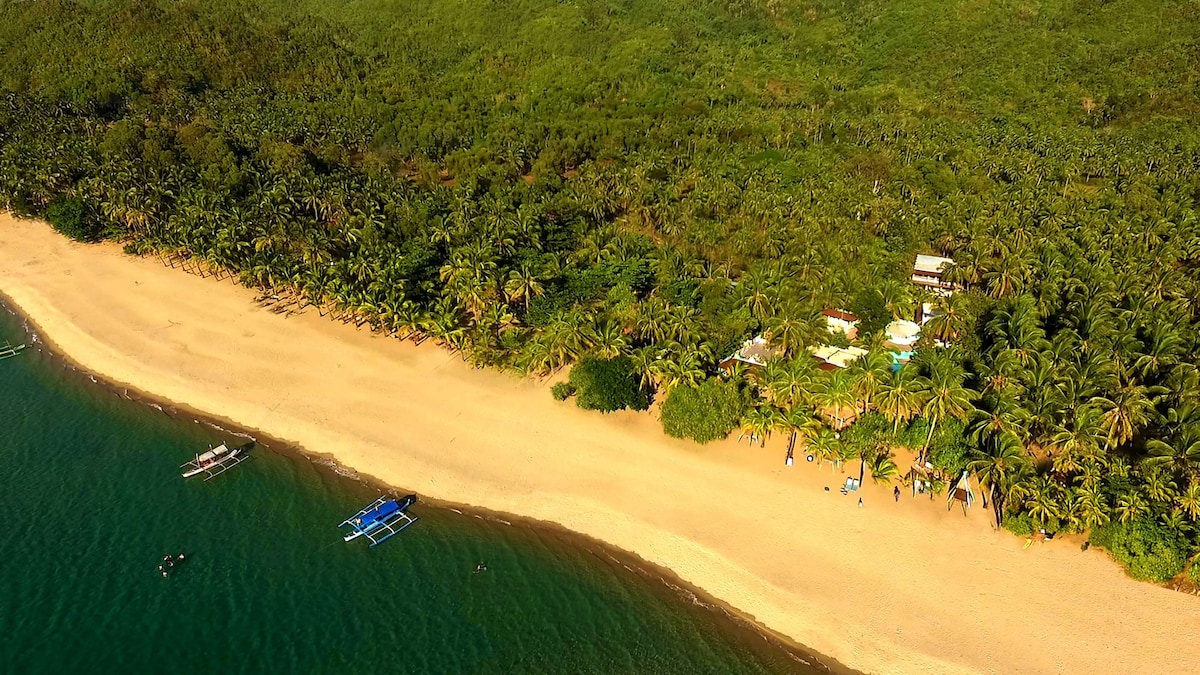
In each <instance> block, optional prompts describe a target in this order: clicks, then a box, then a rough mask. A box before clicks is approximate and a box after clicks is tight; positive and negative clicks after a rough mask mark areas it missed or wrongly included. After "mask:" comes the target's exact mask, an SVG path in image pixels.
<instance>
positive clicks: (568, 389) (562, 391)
mask: <svg viewBox="0 0 1200 675" xmlns="http://www.w3.org/2000/svg"><path fill="white" fill-rule="evenodd" d="M575 391H576V390H575V385H573V384H571V383H570V382H558V383H556V384H555V385H554V386H553V387H550V395H551V396H553V397H554V400H555V401H565V400H567V399H568V398H571V397H572V396H574V395H575Z"/></svg>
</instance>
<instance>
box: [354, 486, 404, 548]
mask: <svg viewBox="0 0 1200 675" xmlns="http://www.w3.org/2000/svg"><path fill="white" fill-rule="evenodd" d="M416 501H417V496H416V495H408V496H407V497H404V498H403V499H400V500H396V499H393V498H391V497H386V496H385V497H380V498H379V499H376V500H375V501H373V502H371V504H370V505H369V506H367V507H366V508H364V509H363V510H361V511H359V512H358V513H356V514H354V515H353V516H350V517H349V518H347V519H345V520H343V521H342V522H341V524H340V525H338V527H345V526H347V525H349V526H350V531H349V532H347V533H346V534H345V535H343V537H342V539H343V540H344V541H350V540H352V539H357V538H359V537H366V538H367V539H369V540H371V546H378V545H379V544H382V543H383V542H385V541H387V540H388V539H390V538H391V537H393V536H395V535H397V534H399V533H400V531H401V530H403V529H404V528H406V527H408V526H409V525H412V524H413V523H415V522H417V517H416V516H412V515H409V514H408V513H407V511H408V507H410V506H412V505H413V504H415V503H416Z"/></svg>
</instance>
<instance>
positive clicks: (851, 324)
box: [821, 309, 858, 340]
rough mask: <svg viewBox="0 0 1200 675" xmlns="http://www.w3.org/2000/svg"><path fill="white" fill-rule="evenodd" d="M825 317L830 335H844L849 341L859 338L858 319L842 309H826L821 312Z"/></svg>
mask: <svg viewBox="0 0 1200 675" xmlns="http://www.w3.org/2000/svg"><path fill="white" fill-rule="evenodd" d="M821 314H822V315H824V317H825V325H826V326H827V327H828V328H829V332H830V333H842V334H844V335H845V336H846V339H847V340H853V339H854V338H856V337H858V317H857V316H854V315H853V314H851V313H850V312H846V311H842V310H840V309H825V310H822V311H821Z"/></svg>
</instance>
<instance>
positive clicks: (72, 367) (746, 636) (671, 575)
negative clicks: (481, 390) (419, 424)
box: [0, 289, 856, 675]
mask: <svg viewBox="0 0 1200 675" xmlns="http://www.w3.org/2000/svg"><path fill="white" fill-rule="evenodd" d="M0 310H2V311H6V312H8V313H9V314H10V315H11V316H13V317H15V318H16V319H17V321H18V322H20V323H22V324H24V325H23V328H24V329H25V331H26V335H28V336H29V337H30V338H31V340H30V343H29V347H30V348H31V350H32V351H36V352H38V353H39V354H40V355H41V357H42V358H45V359H47V360H48V361H50V362H51V363H54V364H56V365H59V366H61V367H62V368H63V369H64V370H69V371H70V374H69V375H67V377H72V378H80V379H84V378H86V379H87V380H88V384H90V385H91V386H94V387H96V388H98V389H100V390H102V391H104V392H105V393H106V394H109V395H112V396H117V397H119V398H122V399H124V400H126V401H129V402H131V403H134V404H137V405H143V406H146V407H149V408H153V409H155V410H157V411H158V412H160V413H162V414H163V415H165V416H167V417H168V418H170V419H172V420H174V421H176V422H179V423H186V422H187V420H189V419H190V420H191V421H192V422H193V423H195V424H200V425H202V426H206V427H208V428H209V429H212V430H213V431H215V432H217V433H218V434H221V435H227V436H232V437H236V438H242V439H248V440H251V441H253V442H254V447H256V448H257V447H261V448H263V449H264V450H266V451H267V452H273V453H276V454H280V455H283V456H285V457H289V458H292V459H302V460H305V461H307V462H309V463H310V464H311V465H313V466H314V468H315V469H316V470H318V471H329V472H332V473H334V474H336V475H337V476H339V477H341V478H345V479H347V480H352V481H355V482H358V483H361V484H363V485H367V486H370V487H372V488H375V489H378V490H380V491H381V492H398V493H404V492H411V491H412V490H411V489H410V488H406V487H403V486H399V485H392V484H389V483H387V482H385V481H383V480H381V479H379V478H377V477H375V476H372V475H370V474H369V473H364V472H362V471H359V470H357V469H354V468H353V467H349V466H346V465H345V464H343V463H342V462H341V461H339V460H338V458H337V457H336V456H334V455H332V454H328V453H322V452H317V451H313V450H309V449H306V448H304V447H302V446H299V445H296V444H293V443H291V442H289V441H286V440H282V439H279V438H276V437H274V436H272V435H271V434H269V433H267V432H264V431H262V430H260V429H251V428H247V427H245V426H244V425H242V424H240V423H238V422H236V421H235V420H231V419H228V418H225V417H223V416H221V415H219V414H215V413H208V412H204V411H201V410H196V409H194V408H192V407H190V406H187V405H181V404H179V403H177V402H175V401H171V400H168V399H165V398H163V397H161V396H156V395H154V394H153V393H149V392H145V391H142V390H141V389H138V388H137V387H136V386H134V385H131V384H127V383H124V382H118V381H116V380H112V379H109V378H108V377H106V376H104V375H102V374H99V373H94V372H92V371H90V370H88V369H87V368H86V367H84V366H83V365H82V364H80V363H79V362H77V361H75V360H74V359H73V358H71V356H70V354H68V353H67V352H65V351H64V350H63V349H62V348H60V347H59V346H58V345H57V344H55V342H54V340H53V338H51V337H50V336H49V335H48V334H47V332H46V330H45V329H44V328H42V327H41V326H40V325H38V323H37V321H36V320H34V319H33V318H32V317H30V316H29V315H28V314H26V313H25V312H24V311H23V310H22V309H21V308H20V307H19V306H17V304H16V303H15V302H13V301H12V299H11V298H9V297H8V296H7V295H6V294H5V293H4V291H3V289H0ZM81 384H82V383H81ZM421 503H422V504H425V505H427V506H429V507H431V508H434V509H439V510H448V511H453V512H454V513H457V514H458V515H461V516H464V517H470V518H479V519H482V520H486V521H488V522H492V523H498V524H501V525H505V526H509V527H513V526H517V527H524V528H527V529H530V530H533V531H535V532H537V533H539V534H543V535H549V536H551V537H554V538H557V539H560V540H562V541H564V542H567V543H568V544H569V545H571V546H573V547H575V548H577V549H580V550H583V551H586V552H587V553H589V554H590V555H593V556H596V557H603V559H604V560H605V561H606V562H607V563H609V564H615V565H620V566H621V567H623V568H624V569H625V570H627V571H628V572H629V573H630V574H633V575H635V576H637V577H638V578H640V579H642V580H644V581H646V582H648V583H649V584H651V585H657V586H661V588H658V589H651V592H653V593H655V594H659V593H662V594H666V595H670V596H672V598H673V600H674V601H676V602H690V603H691V604H693V605H698V606H699V607H700V611H703V612H709V613H712V614H715V615H718V616H719V617H720V619H719V620H722V621H724V622H727V623H729V624H731V625H730V628H731V629H732V630H735V631H737V633H739V634H738V635H737V636H736V637H734V638H733V639H735V640H737V641H740V642H748V641H750V640H751V639H757V640H761V641H762V642H763V643H764V644H766V645H768V649H777V650H779V651H781V652H783V653H785V654H787V655H788V656H789V657H790V658H791V659H793V660H795V661H797V662H799V663H801V664H803V665H804V666H805V667H808V668H815V669H819V670H821V671H823V672H826V673H830V674H832V675H851V674H853V673H855V672H856V671H854V670H852V669H850V668H848V667H846V666H845V665H843V664H841V663H839V662H838V661H837V660H835V659H833V658H831V657H829V656H826V655H824V654H819V653H817V652H814V651H813V650H811V649H809V648H807V647H805V646H804V645H801V644H799V643H798V642H796V641H795V640H793V639H791V638H789V637H788V636H786V635H783V634H781V633H778V632H776V631H774V630H772V629H770V628H769V627H767V626H764V625H762V624H760V623H758V622H757V621H755V620H754V618H753V617H750V616H747V615H746V614H744V613H742V612H740V611H739V610H738V609H737V608H736V607H733V606H732V605H730V604H729V603H727V602H725V601H723V600H721V599H720V598H717V597H715V596H713V595H711V594H709V593H707V592H705V591H704V590H703V589H701V588H699V587H696V586H694V585H692V584H690V583H688V582H687V581H685V580H683V579H682V578H680V577H679V575H677V574H676V573H675V572H674V571H672V570H671V569H669V568H667V567H663V566H661V565H657V564H655V563H652V562H650V561H648V560H646V559H644V558H642V557H641V556H639V555H637V554H636V553H634V552H632V551H626V550H624V549H621V548H619V547H617V546H613V545H612V544H609V543H608V542H605V541H603V540H601V539H598V538H596V537H591V536H588V535H586V534H583V533H580V532H575V531H572V530H569V529H567V528H565V527H563V526H562V525H559V524H558V523H555V522H552V521H544V520H538V519H536V518H529V517H527V516H522V515H520V514H514V513H505V512H502V511H495V510H492V509H488V508H487V507H485V506H479V505H473V504H468V503H465V502H455V501H447V500H442V499H435V498H430V497H425V496H424V495H421Z"/></svg>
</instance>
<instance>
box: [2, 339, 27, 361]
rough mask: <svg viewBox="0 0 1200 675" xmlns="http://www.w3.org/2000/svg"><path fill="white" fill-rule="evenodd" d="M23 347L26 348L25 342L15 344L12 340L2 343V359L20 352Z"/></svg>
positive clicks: (9, 357)
mask: <svg viewBox="0 0 1200 675" xmlns="http://www.w3.org/2000/svg"><path fill="white" fill-rule="evenodd" d="M23 349H25V345H23V344H22V345H14V344H12V343H10V342H4V343H0V361H3V360H4V359H11V358H12V357H14V356H16V355H17V354H20V353H21V350H23Z"/></svg>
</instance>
